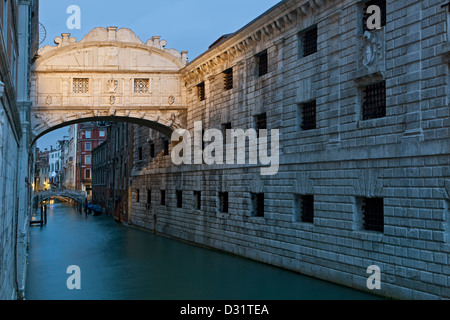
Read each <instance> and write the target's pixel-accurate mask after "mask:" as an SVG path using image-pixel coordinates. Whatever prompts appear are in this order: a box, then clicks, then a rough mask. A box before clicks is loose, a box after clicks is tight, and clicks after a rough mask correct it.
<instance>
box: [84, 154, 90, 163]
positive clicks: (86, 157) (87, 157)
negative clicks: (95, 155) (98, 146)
mask: <svg viewBox="0 0 450 320" xmlns="http://www.w3.org/2000/svg"><path fill="white" fill-rule="evenodd" d="M91 161H92V158H91V156H90V155H85V156H84V164H91Z"/></svg>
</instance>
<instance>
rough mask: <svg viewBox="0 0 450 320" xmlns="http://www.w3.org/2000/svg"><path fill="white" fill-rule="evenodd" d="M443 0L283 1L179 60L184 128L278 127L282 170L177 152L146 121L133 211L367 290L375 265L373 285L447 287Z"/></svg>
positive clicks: (424, 289) (187, 234)
mask: <svg viewBox="0 0 450 320" xmlns="http://www.w3.org/2000/svg"><path fill="white" fill-rule="evenodd" d="M372 4H376V5H378V6H380V7H381V9H382V10H381V11H382V12H381V29H375V30H371V29H370V28H368V27H367V23H366V22H367V20H368V19H367V15H365V14H364V12H365V11H366V9H367V7H368V6H369V5H372ZM441 5H442V2H441V1H432V0H429V1H414V0H412V1H408V2H405V1H393V0H387V1H355V0H339V1H325V0H301V1H299V0H285V1H281V2H280V3H279V4H278V5H276V6H275V7H273V8H272V9H270V10H269V11H268V12H266V13H265V14H263V15H261V16H260V17H258V18H257V19H255V20H254V21H252V22H250V23H249V24H248V25H246V26H244V27H243V28H242V29H240V30H238V31H237V32H235V33H234V34H230V35H227V36H226V37H223V38H222V39H220V41H217V42H216V43H215V44H214V45H213V46H212V47H211V48H210V49H209V50H208V51H206V52H204V53H203V54H202V55H201V56H199V57H198V58H196V59H195V60H193V61H192V62H190V63H188V64H187V66H186V67H184V68H182V69H181V70H180V74H181V75H182V79H183V86H184V87H185V90H186V99H187V101H186V105H187V129H188V131H189V132H190V133H191V135H194V130H195V128H194V124H195V122H197V121H198V122H201V124H202V126H203V129H206V130H207V129H212V128H214V129H217V130H218V131H222V132H226V131H225V130H226V129H244V130H248V129H251V128H255V129H257V130H261V129H266V128H267V130H268V131H269V132H270V131H273V130H275V129H278V130H279V134H280V147H279V156H280V165H279V169H278V172H277V173H276V174H275V175H261V171H260V169H261V165H260V164H257V165H239V164H235V165H220V164H215V165H207V164H204V163H203V164H192V165H180V166H177V165H174V164H173V162H172V160H171V151H172V148H173V147H174V144H172V145H170V146H169V144H168V143H167V140H166V138H164V137H163V136H162V135H161V134H160V133H158V132H156V131H154V130H151V129H148V128H140V127H135V128H134V131H133V134H134V137H133V139H134V146H133V149H134V156H133V169H132V182H131V183H132V186H131V187H130V189H131V191H132V193H131V206H132V210H131V217H130V222H131V223H132V224H134V225H137V226H140V227H143V228H146V229H149V230H155V231H156V232H158V233H161V234H166V235H170V236H173V237H176V238H181V239H183V240H188V241H192V242H194V243H197V244H201V245H205V246H209V247H213V248H216V249H220V250H224V251H227V252H230V253H233V254H238V255H241V256H244V257H247V258H251V259H255V260H258V261H262V262H265V263H269V264H272V265H276V266H279V267H283V268H287V269H290V270H293V271H296V272H300V273H302V274H306V275H311V276H314V277H317V278H321V279H325V280H328V281H332V282H335V283H339V284H342V285H347V286H351V287H354V288H357V289H360V290H365V291H370V290H369V289H368V287H367V278H368V276H369V274H368V273H367V269H368V267H369V266H373V265H376V266H378V267H379V268H380V270H381V289H379V290H372V291H370V292H373V293H375V294H379V295H382V296H386V297H395V298H406V299H426V298H431V299H438V298H450V289H449V285H450V267H449V261H450V255H449V253H450V225H449V224H450V198H449V194H450V174H449V165H450V157H449V153H450V149H449V148H450V143H449V127H450V122H449V119H450V117H449V116H450V109H449V76H448V74H449V72H448V71H449V70H448V68H449V66H448V63H449V62H448V61H449V58H448V57H449V45H448V43H449V34H448V32H449V31H448V17H449V13H448V10H449V9H448V8H445V7H441ZM208 143H209V141H206V142H205V144H206V145H207V144H208ZM168 148H169V150H167V149H168ZM247 156H248V154H247ZM138 159H146V161H145V160H144V161H143V160H138Z"/></svg>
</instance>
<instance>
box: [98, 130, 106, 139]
mask: <svg viewBox="0 0 450 320" xmlns="http://www.w3.org/2000/svg"><path fill="white" fill-rule="evenodd" d="M98 136H99V137H100V138H104V137H105V130H100V131H99V132H98Z"/></svg>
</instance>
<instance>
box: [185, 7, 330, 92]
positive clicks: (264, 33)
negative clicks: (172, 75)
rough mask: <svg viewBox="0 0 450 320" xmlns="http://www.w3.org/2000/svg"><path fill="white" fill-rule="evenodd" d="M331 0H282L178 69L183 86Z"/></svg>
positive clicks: (277, 33) (268, 38)
mask: <svg viewBox="0 0 450 320" xmlns="http://www.w3.org/2000/svg"><path fill="white" fill-rule="evenodd" d="M327 1H328V2H331V1H333V0H304V1H298V0H285V1H282V2H280V3H279V4H278V5H276V6H275V7H273V8H272V9H270V10H269V11H267V12H266V13H264V14H263V15H261V16H260V17H259V18H256V19H255V20H254V21H252V22H250V23H249V24H248V25H246V26H245V27H243V28H242V29H240V30H238V31H237V32H236V33H235V34H234V35H232V36H231V37H229V38H228V39H226V40H225V41H224V42H222V43H220V44H219V45H217V46H216V47H213V48H212V49H210V50H208V51H206V52H205V53H203V54H202V55H200V56H199V57H198V58H196V59H195V60H193V61H192V62H190V63H189V64H188V65H187V66H186V67H185V68H183V70H182V76H183V78H184V80H185V83H186V85H187V86H192V85H195V84H197V83H198V82H200V81H202V79H203V78H205V77H206V76H208V75H210V74H214V73H217V72H220V71H222V70H219V69H220V67H221V66H222V65H223V64H224V63H226V62H228V61H232V60H234V59H235V58H237V57H238V56H241V55H243V54H244V53H245V52H246V51H248V50H249V49H251V48H253V47H255V46H256V45H257V44H258V43H260V42H264V41H268V40H270V39H272V38H273V37H275V36H277V35H279V34H281V33H283V32H284V31H285V30H286V29H288V28H290V27H292V26H293V25H295V23H296V22H297V20H298V19H302V18H305V17H307V16H309V15H311V14H313V13H315V12H317V11H318V10H320V8H321V7H323V6H324V5H325V4H326V2H327Z"/></svg>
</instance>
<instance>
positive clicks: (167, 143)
mask: <svg viewBox="0 0 450 320" xmlns="http://www.w3.org/2000/svg"><path fill="white" fill-rule="evenodd" d="M163 144H164V147H163V148H164V149H163V152H164V153H163V154H164V155H165V156H167V155H168V154H169V140H168V139H167V138H164V139H163Z"/></svg>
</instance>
